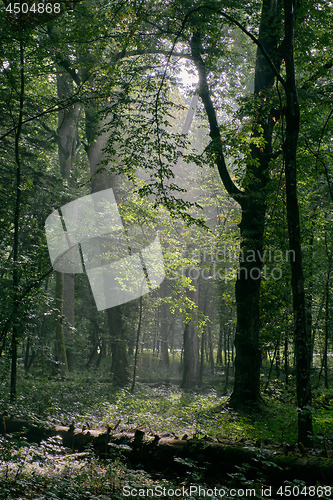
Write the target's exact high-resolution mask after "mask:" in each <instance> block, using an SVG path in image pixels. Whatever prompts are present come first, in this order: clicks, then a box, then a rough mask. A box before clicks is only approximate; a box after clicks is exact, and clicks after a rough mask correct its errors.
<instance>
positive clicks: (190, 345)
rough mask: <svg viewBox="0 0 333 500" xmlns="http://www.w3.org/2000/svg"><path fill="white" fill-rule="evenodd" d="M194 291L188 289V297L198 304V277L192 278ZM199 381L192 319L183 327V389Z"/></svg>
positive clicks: (197, 345)
mask: <svg viewBox="0 0 333 500" xmlns="http://www.w3.org/2000/svg"><path fill="white" fill-rule="evenodd" d="M192 285H193V286H194V291H190V292H189V295H190V299H191V300H192V301H193V302H194V303H195V304H196V305H198V296H199V283H198V278H195V279H192ZM199 382H200V363H199V337H198V332H197V329H196V326H195V322H194V321H190V322H189V323H186V325H185V329H184V355H183V378H182V383H181V386H182V387H183V389H192V388H193V387H195V386H197V385H198V384H199Z"/></svg>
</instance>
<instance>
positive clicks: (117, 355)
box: [106, 306, 129, 387]
mask: <svg viewBox="0 0 333 500" xmlns="http://www.w3.org/2000/svg"><path fill="white" fill-rule="evenodd" d="M106 312H107V318H108V324H109V332H110V344H111V354H112V364H111V373H112V376H113V380H114V382H115V384H116V385H118V386H119V387H122V386H124V385H126V384H127V383H128V380H129V374H128V362H127V350H126V341H125V339H124V334H123V320H122V314H121V307H119V306H118V307H112V308H111V309H107V311H106Z"/></svg>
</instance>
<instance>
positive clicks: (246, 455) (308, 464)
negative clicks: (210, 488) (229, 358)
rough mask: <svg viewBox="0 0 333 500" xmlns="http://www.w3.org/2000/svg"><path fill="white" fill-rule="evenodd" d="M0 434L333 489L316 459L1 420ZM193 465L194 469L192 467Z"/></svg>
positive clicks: (332, 469)
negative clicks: (239, 470)
mask: <svg viewBox="0 0 333 500" xmlns="http://www.w3.org/2000/svg"><path fill="white" fill-rule="evenodd" d="M0 433H1V434H3V435H7V436H8V435H12V434H13V433H20V434H21V435H24V436H25V438H26V439H27V440H28V441H29V442H37V443H40V442H41V441H42V440H46V439H48V438H50V437H54V436H60V437H61V439H62V443H63V445H64V446H65V447H67V448H70V449H71V450H73V451H74V450H75V451H79V452H82V451H84V450H85V449H87V448H89V447H91V448H92V449H93V450H94V451H95V452H96V453H97V454H98V455H99V456H101V457H105V458H112V457H114V456H115V455H118V456H119V455H121V456H122V457H123V458H124V459H126V461H127V462H128V463H129V464H130V465H131V466H133V467H136V466H141V467H144V468H145V469H147V470H149V471H154V472H161V471H163V473H164V474H168V473H170V474H177V475H182V474H183V473H184V472H186V471H187V472H188V470H189V468H191V467H193V468H194V469H195V467H197V468H198V469H199V468H201V469H202V470H204V471H205V472H204V473H205V477H211V478H216V477H218V478H219V479H221V478H223V477H226V475H227V474H229V473H232V472H235V471H237V467H241V466H243V465H244V464H248V467H247V469H248V471H249V470H250V473H251V468H252V472H253V475H254V476H255V475H256V473H258V471H260V472H261V475H262V476H263V477H266V478H267V481H269V484H270V485H272V486H279V485H281V484H282V483H283V481H285V480H290V481H293V480H295V479H298V480H303V481H304V482H305V483H306V484H307V485H313V484H316V483H319V484H322V485H333V460H332V459H330V458H324V457H319V456H306V455H305V456H297V455H292V456H288V455H283V454H278V453H276V452H273V451H270V450H268V449H265V450H263V449H259V448H255V447H249V446H244V445H240V444H237V445H230V444H224V443H220V442H213V441H206V440H203V439H195V438H194V439H185V438H184V439H175V438H169V437H168V438H166V437H162V438H160V437H159V436H157V435H155V436H149V435H146V434H145V433H144V432H143V431H142V430H140V429H137V430H136V431H135V432H115V429H112V428H110V427H108V428H107V429H106V431H105V430H101V429H100V430H96V429H84V428H83V429H81V428H75V426H74V425H73V424H72V425H70V426H63V425H55V426H53V427H50V426H43V425H36V424H32V423H30V422H28V421H26V420H23V419H16V418H12V417H7V416H2V417H1V419H0ZM195 464H196V465H195Z"/></svg>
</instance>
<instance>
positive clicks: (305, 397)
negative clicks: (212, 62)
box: [284, 0, 313, 446]
mask: <svg viewBox="0 0 333 500" xmlns="http://www.w3.org/2000/svg"><path fill="white" fill-rule="evenodd" d="M295 8H296V2H295V1H294V0H284V14H285V39H284V42H285V55H284V58H285V63H286V81H285V94H286V100H287V105H286V134H285V143H284V161H285V178H286V198H287V218H288V234H289V247H290V250H292V252H293V255H294V258H293V259H290V265H291V286H292V295H293V309H294V328H295V332H294V342H295V361H296V391H297V406H298V440H299V441H300V442H302V443H303V445H305V446H307V445H310V444H311V443H312V434H313V431H312V414H311V403H312V397H311V380H310V366H311V365H310V363H311V332H309V331H308V328H307V316H306V310H305V291H304V276H303V265H302V250H301V231H300V219H299V209H298V199H297V160H296V155H297V144H298V134H299V127H300V110H299V101H298V95H297V87H296V77H295V63H294V36H295V15H296V13H295Z"/></svg>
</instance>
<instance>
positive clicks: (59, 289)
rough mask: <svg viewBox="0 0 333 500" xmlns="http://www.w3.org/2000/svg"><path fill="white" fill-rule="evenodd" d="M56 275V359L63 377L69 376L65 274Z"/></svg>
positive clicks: (56, 273) (57, 273)
mask: <svg viewBox="0 0 333 500" xmlns="http://www.w3.org/2000/svg"><path fill="white" fill-rule="evenodd" d="M55 275H56V287H55V292H56V293H55V296H56V306H57V309H58V318H57V323H56V357H57V360H58V363H59V372H60V373H61V375H62V376H66V375H68V363H67V353H66V344H65V335H64V318H63V299H62V297H63V287H64V281H63V277H64V275H63V273H59V272H58V271H56V272H55Z"/></svg>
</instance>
